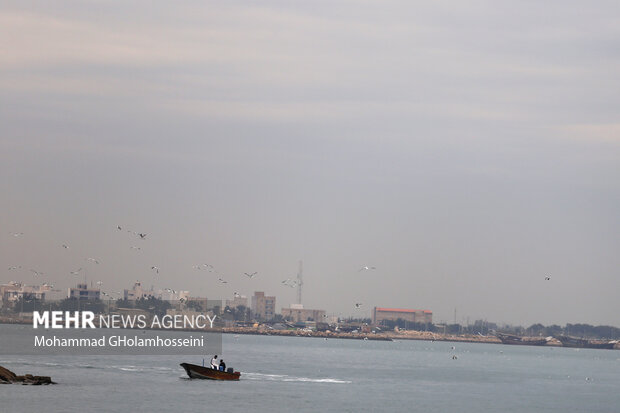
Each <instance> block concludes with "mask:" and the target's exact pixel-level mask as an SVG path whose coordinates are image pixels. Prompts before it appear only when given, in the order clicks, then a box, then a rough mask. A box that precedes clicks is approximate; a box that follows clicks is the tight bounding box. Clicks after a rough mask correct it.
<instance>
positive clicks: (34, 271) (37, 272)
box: [30, 269, 44, 276]
mask: <svg viewBox="0 0 620 413" xmlns="http://www.w3.org/2000/svg"><path fill="white" fill-rule="evenodd" d="M30 271H32V272H33V273H34V275H35V276H39V275H43V274H44V273H43V272H41V271H36V270H32V269H31V270H30Z"/></svg>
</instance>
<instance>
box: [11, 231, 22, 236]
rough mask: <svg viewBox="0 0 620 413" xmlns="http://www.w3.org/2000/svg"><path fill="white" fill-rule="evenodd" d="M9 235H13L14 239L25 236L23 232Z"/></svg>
mask: <svg viewBox="0 0 620 413" xmlns="http://www.w3.org/2000/svg"><path fill="white" fill-rule="evenodd" d="M9 234H11V235H13V236H14V237H21V236H22V235H24V233H23V232H10V233H9Z"/></svg>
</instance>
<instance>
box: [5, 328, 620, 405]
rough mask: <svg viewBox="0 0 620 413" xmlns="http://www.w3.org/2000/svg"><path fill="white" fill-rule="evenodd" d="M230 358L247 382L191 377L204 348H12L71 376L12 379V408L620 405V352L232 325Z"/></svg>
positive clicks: (21, 363) (55, 373) (24, 360)
mask: <svg viewBox="0 0 620 413" xmlns="http://www.w3.org/2000/svg"><path fill="white" fill-rule="evenodd" d="M453 346H454V349H453V348H452V347H453ZM453 356H456V357H457V358H456V359H454V358H453ZM205 358H206V359H207V360H205V361H206V362H208V360H209V356H206V355H205ZM223 358H224V360H225V361H226V362H227V364H228V366H229V367H230V366H233V367H234V368H235V370H240V371H241V372H242V376H241V381H239V382H212V381H203V380H188V379H186V378H185V372H184V371H183V369H182V368H181V367H180V366H179V363H181V362H190V363H195V364H202V357H192V356H189V357H188V356H185V357H184V356H140V357H130V356H74V357H69V356H46V357H43V356H36V357H30V356H17V357H9V356H0V365H3V366H5V367H7V368H8V369H10V370H13V371H14V372H16V373H17V374H24V373H32V374H35V375H49V376H52V378H53V379H54V380H55V381H56V382H58V383H60V384H58V385H56V386H21V385H0V412H35V411H36V412H86V411H102V412H104V411H105V412H120V411H149V412H170V411H174V412H188V411H214V410H220V411H226V412H250V411H261V412H262V411H265V412H299V411H302V412H303V411H307V412H316V411H338V412H342V411H344V412H377V411H388V410H389V411H394V410H396V411H402V412H461V413H467V412H475V413H480V412H495V411H496V412H502V413H506V412H563V413H564V412H620V351H618V350H585V349H581V350H576V349H563V348H540V347H520V346H505V345H493V344H465V343H447V342H426V341H395V342H378V341H357V340H336V339H330V340H324V339H318V338H293V337H267V336H249V335H241V336H233V335H225V336H224V354H223Z"/></svg>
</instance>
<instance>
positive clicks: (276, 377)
mask: <svg viewBox="0 0 620 413" xmlns="http://www.w3.org/2000/svg"><path fill="white" fill-rule="evenodd" d="M241 374H242V377H244V378H246V379H249V380H272V381H284V382H305V383H336V384H350V383H352V382H351V381H349V380H339V379H333V378H321V379H313V378H310V377H295V376H288V375H286V374H262V373H241Z"/></svg>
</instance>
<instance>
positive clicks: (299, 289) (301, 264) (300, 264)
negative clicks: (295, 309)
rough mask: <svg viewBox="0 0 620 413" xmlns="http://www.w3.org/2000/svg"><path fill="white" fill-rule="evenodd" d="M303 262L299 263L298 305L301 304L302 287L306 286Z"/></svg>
mask: <svg viewBox="0 0 620 413" xmlns="http://www.w3.org/2000/svg"><path fill="white" fill-rule="evenodd" d="M303 271H304V268H303V262H302V261H299V272H298V273H297V304H301V286H302V285H304V279H303Z"/></svg>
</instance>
